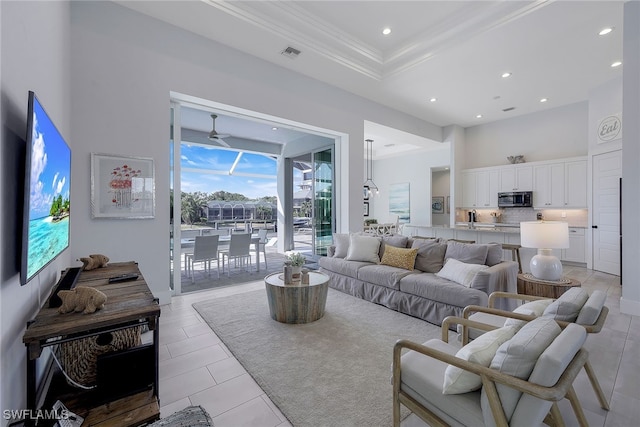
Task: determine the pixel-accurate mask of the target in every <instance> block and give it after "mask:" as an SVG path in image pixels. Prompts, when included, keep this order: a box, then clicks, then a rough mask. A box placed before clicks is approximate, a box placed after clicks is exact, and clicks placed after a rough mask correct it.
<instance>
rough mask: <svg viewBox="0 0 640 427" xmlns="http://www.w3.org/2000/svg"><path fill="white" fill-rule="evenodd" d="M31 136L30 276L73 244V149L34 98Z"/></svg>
mask: <svg viewBox="0 0 640 427" xmlns="http://www.w3.org/2000/svg"><path fill="white" fill-rule="evenodd" d="M33 116H34V117H33V129H34V130H33V135H32V139H31V171H30V172H31V175H30V180H31V181H30V183H31V184H30V194H29V196H30V199H29V243H28V254H27V256H28V261H27V264H28V267H27V277H29V278H30V277H31V276H32V275H33V274H35V273H37V272H38V271H39V270H40V269H41V268H42V267H44V266H45V265H46V264H47V263H49V262H50V261H51V260H52V259H53V258H55V256H57V255H58V254H59V253H60V252H62V251H63V250H64V249H65V248H66V247H67V246H68V245H69V215H70V209H71V205H70V203H69V184H70V182H69V179H70V176H71V151H70V150H69V147H68V146H67V144H66V143H65V141H64V139H63V138H62V136H61V135H60V133H58V130H57V129H56V127H55V126H54V124H53V123H52V122H51V121H50V120H49V118H48V116H47V114H46V113H45V111H44V109H43V108H42V106H41V105H40V104H39V103H38V102H37V100H36V101H35V102H34V108H33Z"/></svg>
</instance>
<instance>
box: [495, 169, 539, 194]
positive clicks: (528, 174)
mask: <svg viewBox="0 0 640 427" xmlns="http://www.w3.org/2000/svg"><path fill="white" fill-rule="evenodd" d="M532 190H533V166H531V165H526V166H524V165H514V166H505V167H502V168H500V190H499V191H532Z"/></svg>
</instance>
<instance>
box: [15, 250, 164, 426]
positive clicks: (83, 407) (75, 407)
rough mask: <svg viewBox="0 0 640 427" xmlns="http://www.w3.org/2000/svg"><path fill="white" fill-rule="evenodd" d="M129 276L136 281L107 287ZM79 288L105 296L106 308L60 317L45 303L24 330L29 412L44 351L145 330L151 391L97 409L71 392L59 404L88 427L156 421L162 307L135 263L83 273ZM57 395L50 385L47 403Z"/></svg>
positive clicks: (84, 394) (85, 395)
mask: <svg viewBox="0 0 640 427" xmlns="http://www.w3.org/2000/svg"><path fill="white" fill-rule="evenodd" d="M130 273H133V274H137V275H138V278H137V279H136V280H132V281H127V282H120V283H111V284H110V283H109V282H108V280H109V278H110V277H114V276H120V275H123V274H130ZM80 285H81V286H91V287H94V288H96V289H98V290H100V291H102V292H104V293H105V294H106V295H107V302H106V304H105V306H104V308H102V309H100V310H98V311H96V312H95V313H92V314H83V313H67V314H59V313H58V308H49V301H48V300H47V301H46V302H45V305H44V306H43V307H42V308H41V310H40V312H39V313H38V314H37V315H36V317H35V318H34V319H33V320H32V321H30V322H28V324H27V329H26V331H25V333H24V336H23V339H22V340H23V342H24V344H25V346H26V347H27V406H28V409H32V410H35V409H38V408H36V359H38V358H39V357H40V355H41V353H42V349H43V348H44V347H48V346H53V345H56V344H61V343H64V342H68V341H73V340H77V339H80V338H86V337H89V336H94V335H99V334H102V333H107V332H113V331H117V330H122V329H127V328H131V327H134V326H141V325H143V326H144V325H146V326H148V328H149V330H151V331H153V347H154V350H153V352H154V359H155V360H154V364H155V366H154V371H155V381H154V384H153V387H152V389H151V390H147V391H143V392H139V393H136V394H134V395H132V396H127V397H125V398H120V399H118V400H112V401H110V402H108V403H104V402H100V403H98V402H96V401H95V400H94V398H93V397H92V396H93V394H92V392H91V391H84V390H81V389H74V390H73V394H72V395H69V393H67V394H66V396H67V397H68V399H67V401H64V400H63V399H62V398H60V400H61V401H62V403H64V404H65V405H66V406H67V407H68V408H69V410H71V411H72V412H74V413H76V414H78V415H80V416H82V417H84V419H85V424H87V425H96V424H98V423H100V422H106V423H107V424H109V425H118V426H128V425H140V424H144V423H146V422H150V421H153V420H156V419H158V418H159V415H160V410H159V401H158V348H159V343H160V339H159V323H158V319H159V317H160V306H159V304H158V300H157V299H156V298H154V297H153V294H152V293H151V291H150V290H149V287H148V286H147V283H146V282H145V280H144V278H143V277H142V274H141V273H140V270H139V269H138V264H137V263H135V262H121V263H112V264H109V265H108V266H107V267H106V268H97V269H95V270H90V271H82V272H81V273H80V277H79V278H78V282H77V284H76V286H80ZM125 381H126V380H125ZM58 392H59V390H57V389H56V387H55V386H54V381H52V385H51V387H50V388H49V390H47V391H46V393H47V400H50V398H51V396H52V395H53V397H52V399H53V400H54V401H55V399H57V398H58V397H56V394H57V393H58ZM119 397H121V396H119ZM102 400H104V399H103V398H102ZM96 403H98V404H96ZM45 409H46V408H45Z"/></svg>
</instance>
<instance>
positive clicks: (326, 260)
mask: <svg viewBox="0 0 640 427" xmlns="http://www.w3.org/2000/svg"><path fill="white" fill-rule="evenodd" d="M318 264H319V265H320V267H322V268H324V269H326V270H329V271H333V272H334V273H338V274H342V275H343V276H349V277H353V278H354V279H357V278H358V269H360V268H362V267H364V266H367V265H371V263H369V262H361V261H345V260H344V259H342V258H332V257H320V258H319V259H318Z"/></svg>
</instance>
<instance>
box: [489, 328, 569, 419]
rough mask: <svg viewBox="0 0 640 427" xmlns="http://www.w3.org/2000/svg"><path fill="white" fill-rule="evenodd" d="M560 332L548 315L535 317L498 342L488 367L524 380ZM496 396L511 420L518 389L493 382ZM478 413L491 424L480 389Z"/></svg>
mask: <svg viewBox="0 0 640 427" xmlns="http://www.w3.org/2000/svg"><path fill="white" fill-rule="evenodd" d="M558 335H560V326H558V324H557V323H556V321H555V320H553V319H551V318H550V317H538V318H537V319H534V320H532V321H531V322H529V323H527V324H526V325H524V326H523V327H522V329H520V330H519V331H518V332H517V333H516V334H515V335H514V337H513V338H511V340H509V341H507V342H506V343H504V344H502V345H501V346H500V348H498V351H497V353H496V355H495V357H494V358H493V360H492V361H491V365H490V367H491V369H497V370H498V371H500V372H502V373H505V374H508V375H512V376H514V377H517V378H520V379H523V380H526V379H528V378H529V375H531V372H532V371H533V368H534V366H535V364H536V362H537V360H538V358H539V357H540V355H541V354H542V352H543V351H544V350H545V349H546V348H547V347H549V345H550V344H551V343H552V342H553V340H554V339H556V337H557V336H558ZM496 388H497V390H498V395H499V396H500V402H501V403H502V408H503V409H504V414H505V416H506V417H507V420H511V416H512V415H513V412H514V410H515V409H516V406H517V404H518V400H520V397H521V395H522V392H520V391H518V390H516V389H514V388H511V387H508V386H506V385H504V384H497V385H496ZM482 413H483V415H484V418H485V425H488V426H490V425H495V420H494V419H493V414H492V413H491V408H490V407H489V400H488V399H487V396H486V395H485V390H484V389H483V390H482Z"/></svg>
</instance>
